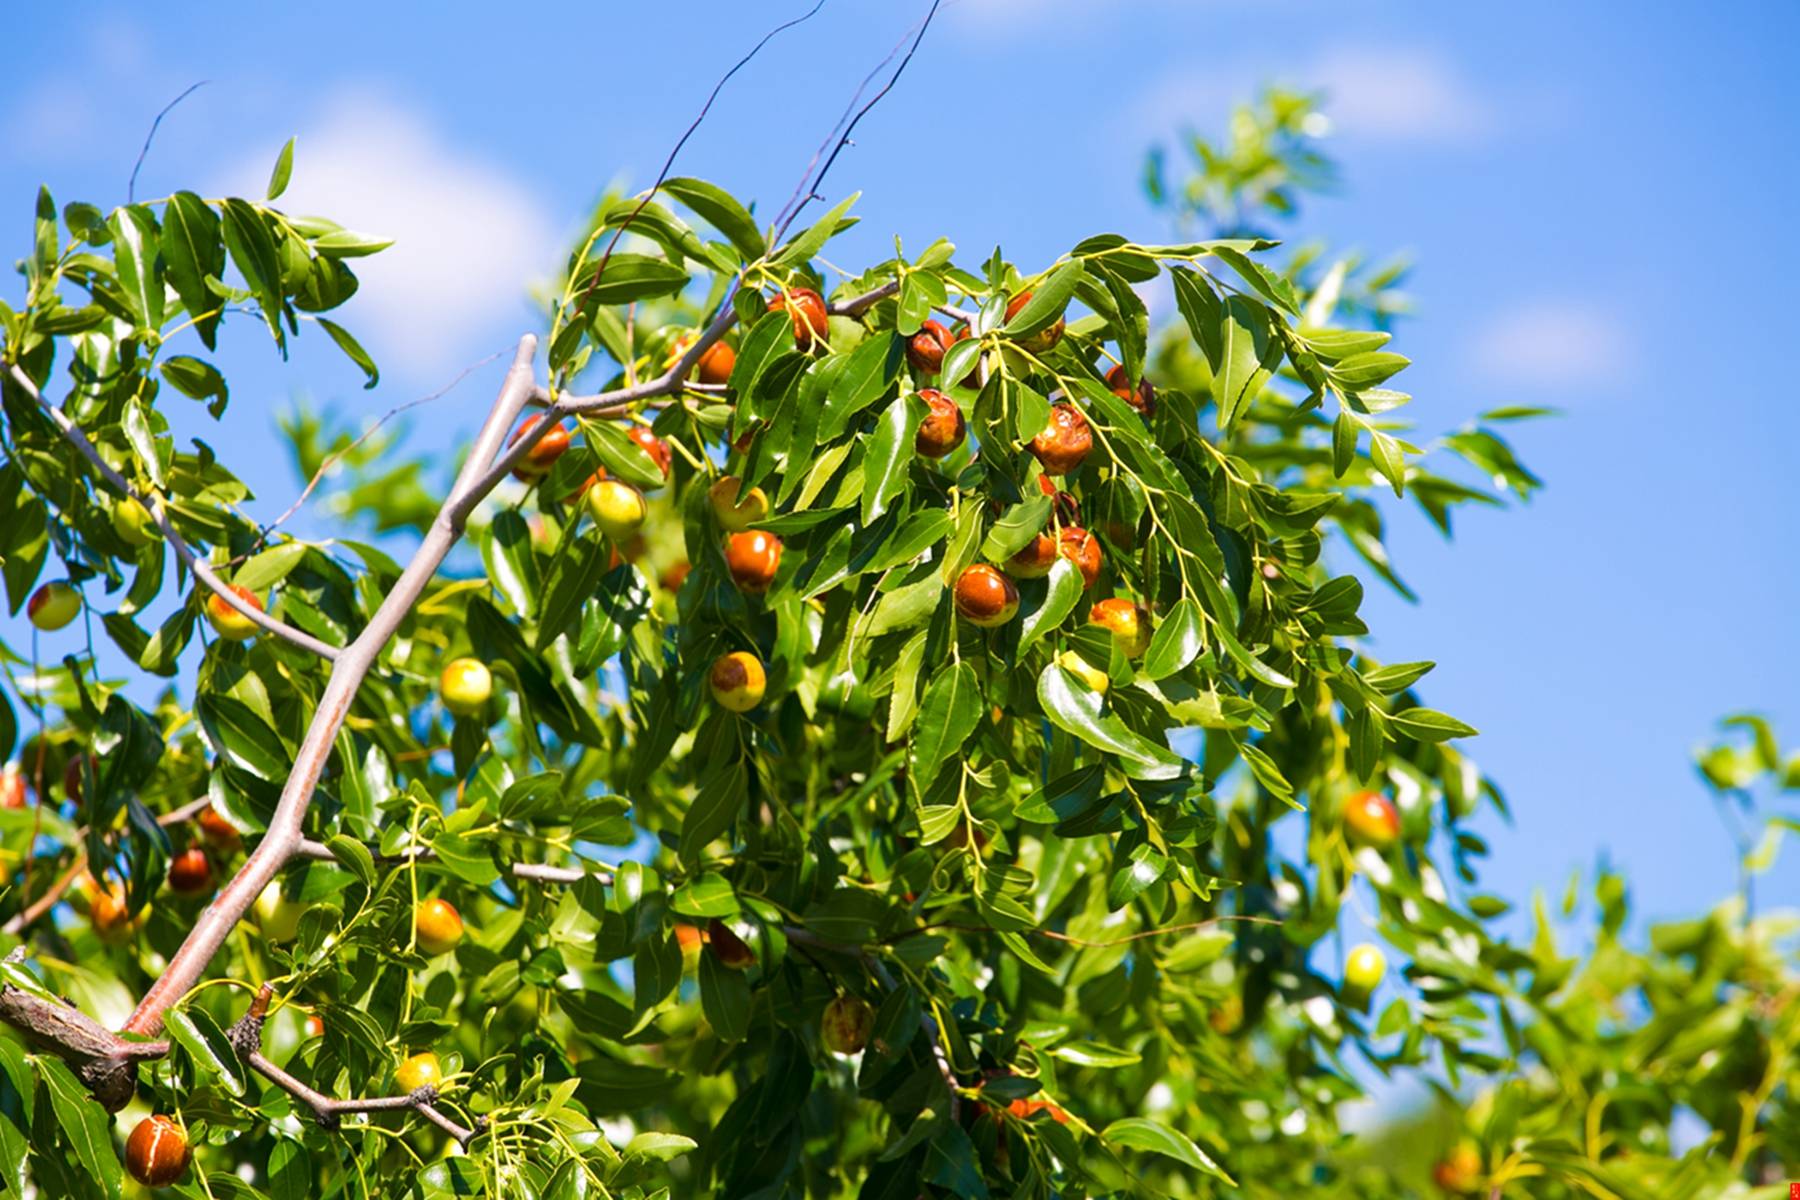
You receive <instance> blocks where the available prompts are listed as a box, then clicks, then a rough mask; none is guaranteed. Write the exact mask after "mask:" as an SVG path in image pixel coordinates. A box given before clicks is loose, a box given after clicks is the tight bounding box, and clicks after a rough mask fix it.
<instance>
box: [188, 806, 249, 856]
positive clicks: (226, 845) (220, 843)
mask: <svg viewBox="0 0 1800 1200" xmlns="http://www.w3.org/2000/svg"><path fill="white" fill-rule="evenodd" d="M194 824H195V825H198V826H199V827H200V837H201V839H202V840H204V841H205V842H206V843H207V844H208V845H212V846H217V847H218V848H219V849H221V850H234V849H236V848H237V845H238V843H239V842H241V841H242V840H243V835H242V834H240V833H238V829H237V826H236V825H233V824H232V823H231V822H230V821H229V820H227V819H226V817H225V814H224V813H222V812H220V811H219V810H218V809H216V808H214V807H212V806H211V805H208V806H207V807H205V808H203V809H201V810H200V815H199V816H197V817H195V818H194Z"/></svg>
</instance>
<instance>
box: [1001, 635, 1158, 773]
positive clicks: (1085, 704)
mask: <svg viewBox="0 0 1800 1200" xmlns="http://www.w3.org/2000/svg"><path fill="white" fill-rule="evenodd" d="M1037 693H1038V703H1039V704H1041V705H1042V706H1043V709H1044V715H1045V716H1046V717H1048V718H1050V723H1051V724H1053V725H1055V726H1056V727H1057V728H1058V729H1061V730H1063V731H1064V732H1066V733H1071V734H1073V735H1075V736H1076V737H1078V738H1080V739H1081V740H1082V741H1084V742H1086V743H1087V744H1088V745H1090V746H1093V747H1094V748H1095V749H1097V750H1103V751H1105V752H1106V753H1108V754H1111V755H1114V756H1115V757H1117V758H1118V759H1119V763H1120V766H1121V767H1122V768H1123V769H1124V771H1125V773H1126V774H1127V775H1130V776H1131V777H1132V778H1134V779H1173V778H1175V777H1176V776H1178V775H1180V774H1182V773H1183V771H1184V770H1185V769H1186V765H1185V764H1184V763H1183V762H1182V761H1181V759H1179V758H1178V757H1176V756H1175V754H1174V753H1173V752H1172V751H1170V750H1169V749H1168V748H1167V747H1166V746H1158V745H1157V744H1155V743H1154V742H1151V741H1150V740H1148V739H1147V738H1145V737H1143V736H1142V735H1141V734H1139V733H1137V732H1135V731H1133V730H1132V729H1130V728H1128V727H1127V726H1126V725H1125V724H1124V722H1122V721H1120V720H1119V718H1118V717H1116V716H1114V715H1113V714H1112V713H1109V712H1105V711H1103V702H1102V698H1101V696H1100V695H1099V693H1097V692H1094V691H1093V690H1091V689H1089V688H1084V687H1077V686H1076V684H1075V680H1074V678H1073V677H1072V676H1071V675H1070V674H1069V673H1068V672H1067V671H1065V670H1063V669H1062V668H1061V667H1060V666H1058V665H1057V664H1055V663H1051V664H1050V665H1049V666H1047V667H1045V668H1044V669H1043V672H1042V673H1041V674H1039V675H1038V683H1037Z"/></svg>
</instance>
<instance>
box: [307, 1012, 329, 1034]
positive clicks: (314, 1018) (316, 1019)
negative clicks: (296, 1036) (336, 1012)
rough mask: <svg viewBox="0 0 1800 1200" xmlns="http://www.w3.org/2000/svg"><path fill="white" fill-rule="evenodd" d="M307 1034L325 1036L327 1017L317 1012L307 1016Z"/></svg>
mask: <svg viewBox="0 0 1800 1200" xmlns="http://www.w3.org/2000/svg"><path fill="white" fill-rule="evenodd" d="M306 1036H307V1037H324V1036H325V1019H324V1018H323V1017H321V1016H319V1015H318V1014H317V1013H311V1014H309V1015H308V1016H307V1018H306Z"/></svg>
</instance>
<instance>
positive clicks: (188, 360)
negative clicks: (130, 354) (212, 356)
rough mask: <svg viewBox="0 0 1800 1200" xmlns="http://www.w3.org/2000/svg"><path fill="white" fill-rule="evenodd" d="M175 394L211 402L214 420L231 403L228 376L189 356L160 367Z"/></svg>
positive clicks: (162, 362)
mask: <svg viewBox="0 0 1800 1200" xmlns="http://www.w3.org/2000/svg"><path fill="white" fill-rule="evenodd" d="M156 369H157V370H159V371H161V372H162V376H163V378H164V379H166V380H168V381H169V383H170V384H171V385H173V386H174V388H175V390H176V391H178V392H180V393H181V394H182V395H184V396H186V397H187V398H188V399H190V400H210V401H212V403H211V404H210V405H209V406H208V407H209V408H210V409H211V410H212V414H213V416H215V417H216V416H218V415H219V414H220V413H222V412H224V411H225V405H226V402H227V401H229V400H230V399H231V389H230V388H229V387H228V386H227V385H226V383H225V376H223V375H221V374H220V373H219V369H218V368H217V367H215V366H213V365H212V364H211V363H209V362H204V361H202V360H200V359H198V358H193V357H191V356H189V355H186V354H177V355H175V356H174V357H173V358H165V359H163V360H162V361H161V362H159V363H157V364H156Z"/></svg>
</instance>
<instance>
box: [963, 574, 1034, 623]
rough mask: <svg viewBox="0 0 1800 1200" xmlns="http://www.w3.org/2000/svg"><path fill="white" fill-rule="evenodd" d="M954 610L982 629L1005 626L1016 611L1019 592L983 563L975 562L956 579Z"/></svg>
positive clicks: (1002, 576) (1009, 581)
mask: <svg viewBox="0 0 1800 1200" xmlns="http://www.w3.org/2000/svg"><path fill="white" fill-rule="evenodd" d="M956 611H957V612H959V613H961V614H962V617H963V619H964V620H965V621H968V622H969V624H971V625H979V626H980V627H981V628H983V629H992V628H994V627H995V626H997V625H1004V624H1006V623H1007V622H1008V621H1010V620H1012V619H1013V616H1014V615H1015V614H1017V613H1018V611H1019V589H1018V588H1016V587H1014V586H1013V581H1012V580H1010V579H1008V578H1007V577H1006V576H1004V575H1002V574H1001V573H1000V572H998V571H996V570H995V569H994V568H992V567H990V566H988V565H987V564H986V563H974V564H972V565H970V566H968V567H965V568H964V569H963V573H962V574H961V575H959V576H957V578H956Z"/></svg>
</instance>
